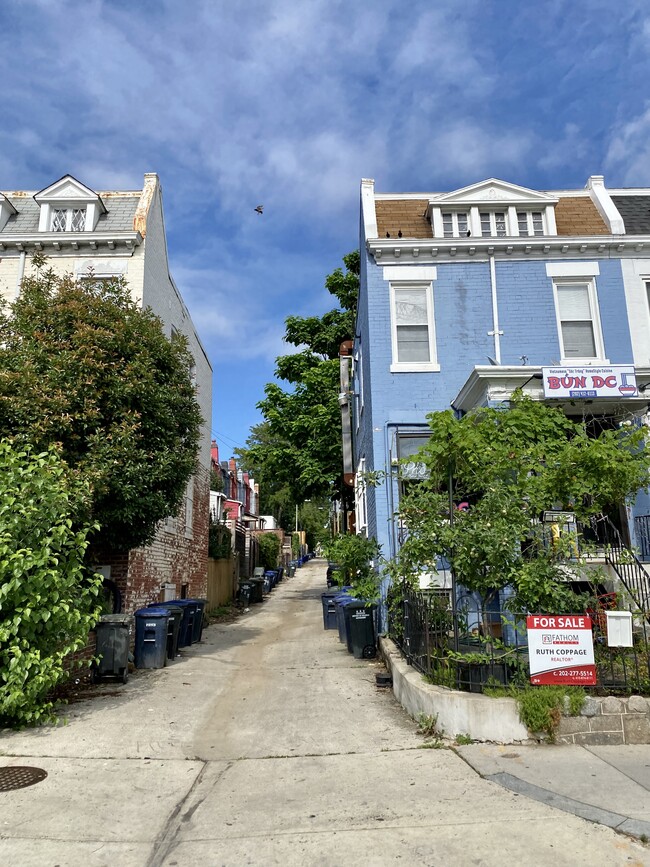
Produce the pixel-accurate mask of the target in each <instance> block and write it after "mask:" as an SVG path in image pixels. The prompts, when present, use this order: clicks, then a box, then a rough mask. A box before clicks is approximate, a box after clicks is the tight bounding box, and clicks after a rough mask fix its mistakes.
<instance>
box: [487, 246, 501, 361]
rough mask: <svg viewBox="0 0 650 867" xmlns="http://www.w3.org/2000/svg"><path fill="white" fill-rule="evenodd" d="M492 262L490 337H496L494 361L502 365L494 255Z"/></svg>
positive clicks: (490, 258) (491, 256)
mask: <svg viewBox="0 0 650 867" xmlns="http://www.w3.org/2000/svg"><path fill="white" fill-rule="evenodd" d="M488 259H489V260H490V288H491V290H492V331H488V334H489V335H490V337H494V360H495V361H496V363H497V364H501V340H500V338H501V335H502V334H503V331H499V307H498V304H497V269H496V265H495V262H494V253H488Z"/></svg>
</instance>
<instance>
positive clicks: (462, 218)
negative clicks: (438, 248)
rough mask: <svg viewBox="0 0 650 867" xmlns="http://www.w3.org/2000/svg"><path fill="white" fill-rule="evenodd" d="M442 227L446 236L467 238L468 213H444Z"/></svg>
mask: <svg viewBox="0 0 650 867" xmlns="http://www.w3.org/2000/svg"><path fill="white" fill-rule="evenodd" d="M442 228H443V233H444V236H445V238H466V237H467V235H468V234H469V231H468V218H467V214H466V213H465V214H453V213H448V214H443V215H442Z"/></svg>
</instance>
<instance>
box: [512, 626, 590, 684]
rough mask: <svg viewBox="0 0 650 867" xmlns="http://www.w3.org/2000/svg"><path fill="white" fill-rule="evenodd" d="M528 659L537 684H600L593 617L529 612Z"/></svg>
mask: <svg viewBox="0 0 650 867" xmlns="http://www.w3.org/2000/svg"><path fill="white" fill-rule="evenodd" d="M526 626H527V629H528V660H529V662H530V682H531V683H532V684H534V685H535V686H540V685H548V684H555V685H559V686H570V685H571V686H596V665H595V662H594V639H593V635H592V632H591V617H589V616H587V615H586V614H568V615H555V614H529V615H528V617H527V618H526Z"/></svg>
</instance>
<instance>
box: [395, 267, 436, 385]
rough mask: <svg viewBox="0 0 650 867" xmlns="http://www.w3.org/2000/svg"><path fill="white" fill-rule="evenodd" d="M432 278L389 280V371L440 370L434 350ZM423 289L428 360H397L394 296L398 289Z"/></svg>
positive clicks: (417, 371)
mask: <svg viewBox="0 0 650 867" xmlns="http://www.w3.org/2000/svg"><path fill="white" fill-rule="evenodd" d="M433 282H434V281H433V280H400V281H392V280H391V282H390V323H391V348H392V363H391V365H390V372H391V373H425V372H428V371H438V370H440V365H439V364H438V355H437V352H436V329H435V320H434V315H433V306H434V299H433ZM404 289H407V290H413V289H424V290H425V297H426V300H427V327H428V332H429V334H428V336H429V361H399V355H398V351H399V346H398V341H397V311H396V307H395V303H396V296H397V294H398V293H399V292H400V290H404Z"/></svg>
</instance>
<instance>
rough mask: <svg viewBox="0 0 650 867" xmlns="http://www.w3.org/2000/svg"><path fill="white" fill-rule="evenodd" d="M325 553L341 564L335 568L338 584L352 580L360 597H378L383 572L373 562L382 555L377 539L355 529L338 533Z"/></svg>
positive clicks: (350, 583) (353, 586)
mask: <svg viewBox="0 0 650 867" xmlns="http://www.w3.org/2000/svg"><path fill="white" fill-rule="evenodd" d="M325 554H326V556H327V558H328V559H329V560H331V561H333V562H334V563H337V564H338V566H339V569H338V570H336V571H335V572H334V578H335V580H336V581H337V583H338V584H340V585H344V584H349V585H350V586H351V587H352V588H353V594H354V595H355V596H356V597H357V599H366V600H368V601H372V600H376V599H377V596H378V593H379V576H378V574H377V572H376V571H375V568H374V565H372V561H373V560H374V559H375V558H376V557H377V556H378V555H379V544H378V542H377V540H376V539H367V538H366V537H365V536H356V535H354V534H353V533H348V534H345V535H342V536H336V538H334V539H332V541H331V542H329V543H328V544H327V545H326V546H325Z"/></svg>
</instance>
